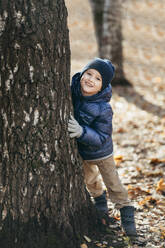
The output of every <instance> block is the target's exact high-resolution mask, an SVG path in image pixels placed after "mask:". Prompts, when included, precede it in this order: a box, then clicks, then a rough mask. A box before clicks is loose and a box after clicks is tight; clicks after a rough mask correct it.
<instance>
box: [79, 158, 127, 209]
mask: <svg viewBox="0 0 165 248" xmlns="http://www.w3.org/2000/svg"><path fill="white" fill-rule="evenodd" d="M83 165H84V176H85V183H86V186H87V189H88V191H89V193H90V195H91V196H92V197H98V196H100V195H101V194H102V193H103V191H104V185H103V182H104V184H105V186H106V188H107V190H108V193H109V197H110V200H111V201H112V202H113V203H114V204H115V207H116V208H117V209H120V208H122V207H124V206H128V205H131V204H130V200H129V199H128V193H127V191H126V189H125V188H124V187H123V185H122V183H121V181H120V179H119V175H118V172H117V169H116V165H115V162H114V159H113V156H111V157H109V158H107V159H103V160H98V161H84V163H83ZM102 179H103V182H102Z"/></svg>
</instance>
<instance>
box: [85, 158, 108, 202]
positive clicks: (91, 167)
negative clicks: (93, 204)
mask: <svg viewBox="0 0 165 248" xmlns="http://www.w3.org/2000/svg"><path fill="white" fill-rule="evenodd" d="M83 166H84V178H85V184H86V187H87V189H88V191H89V193H90V195H91V196H92V197H94V198H95V197H98V196H100V195H102V194H103V191H104V187H103V183H102V178H101V175H100V171H99V169H98V167H97V166H96V165H95V164H93V163H92V162H87V161H84V163H83Z"/></svg>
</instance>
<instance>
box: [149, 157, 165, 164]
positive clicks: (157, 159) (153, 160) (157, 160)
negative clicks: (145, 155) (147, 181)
mask: <svg viewBox="0 0 165 248" xmlns="http://www.w3.org/2000/svg"><path fill="white" fill-rule="evenodd" d="M160 163H165V158H163V159H159V158H151V160H150V164H153V165H157V164H160Z"/></svg>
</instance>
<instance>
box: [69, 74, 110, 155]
mask: <svg viewBox="0 0 165 248" xmlns="http://www.w3.org/2000/svg"><path fill="white" fill-rule="evenodd" d="M71 90H72V100H73V106H74V117H75V119H76V120H77V121H78V123H79V124H80V125H81V126H82V127H83V134H82V135H81V136H80V137H79V138H77V142H78V150H79V153H80V155H81V156H82V158H83V159H84V160H94V159H101V158H103V157H106V156H108V155H110V154H112V153H113V143H112V116H113V112H112V108H111V106H110V104H109V101H110V99H111V96H112V89H111V86H108V87H107V88H105V89H104V90H103V91H101V92H99V93H98V94H95V95H93V96H83V95H82V94H81V89H80V73H76V74H75V75H74V76H73V78H72V86H71Z"/></svg>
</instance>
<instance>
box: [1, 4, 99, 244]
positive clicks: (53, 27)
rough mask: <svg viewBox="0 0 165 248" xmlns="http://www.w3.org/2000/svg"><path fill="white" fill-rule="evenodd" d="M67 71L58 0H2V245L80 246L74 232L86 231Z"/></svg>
mask: <svg viewBox="0 0 165 248" xmlns="http://www.w3.org/2000/svg"><path fill="white" fill-rule="evenodd" d="M69 73H70V50H69V38H68V29H67V11H66V7H65V4H64V1H63V0H53V1H48V0H40V1H38V0H33V1H32V0H29V1H23V0H15V1H13V0H1V1H0V111H1V112H0V115H1V117H0V154H1V155H0V213H1V215H0V246H1V247H3V248H5V247H6V248H10V247H19V248H20V247H23V248H24V247H28V248H29V247H30V248H33V247H37V248H40V247H43V248H48V247H50V248H51V247H60V248H62V247H65V248H66V247H79V244H80V242H81V236H82V235H83V234H87V233H88V231H90V230H89V225H88V224H89V223H90V222H91V218H92V214H91V213H93V211H92V210H93V209H92V208H91V205H90V201H89V197H88V195H87V193H86V191H85V187H84V182H83V176H82V174H83V173H82V167H81V163H80V160H79V156H78V155H77V149H76V146H75V143H74V141H72V142H71V140H70V138H69V137H68V133H67V122H68V118H69V115H70V112H71V110H72V104H71V98H70V93H69V90H70V89H69V88H70V86H69ZM91 211H92V212H91ZM93 224H95V223H94V222H93ZM85 230H86V231H85Z"/></svg>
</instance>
